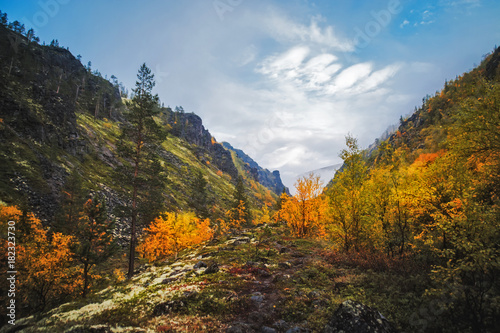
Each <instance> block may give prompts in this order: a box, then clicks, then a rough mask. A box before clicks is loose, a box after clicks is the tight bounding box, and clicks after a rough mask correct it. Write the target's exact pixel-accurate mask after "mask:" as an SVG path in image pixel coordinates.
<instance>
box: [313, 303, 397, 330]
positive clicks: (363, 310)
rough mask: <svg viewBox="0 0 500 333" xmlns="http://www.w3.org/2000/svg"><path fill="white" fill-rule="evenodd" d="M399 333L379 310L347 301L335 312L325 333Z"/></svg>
mask: <svg viewBox="0 0 500 333" xmlns="http://www.w3.org/2000/svg"><path fill="white" fill-rule="evenodd" d="M341 332H350V333H397V332H398V331H397V330H396V329H395V328H394V327H393V325H392V324H391V323H389V321H387V319H385V318H384V317H383V316H382V315H381V314H380V313H379V312H378V311H377V310H375V309H373V308H371V307H369V306H366V305H363V304H361V303H359V302H356V301H352V300H347V301H345V302H343V303H342V304H341V305H340V306H339V307H338V308H337V310H335V312H334V314H333V316H332V318H331V319H330V320H329V321H328V324H327V325H326V326H325V328H324V329H323V333H341Z"/></svg>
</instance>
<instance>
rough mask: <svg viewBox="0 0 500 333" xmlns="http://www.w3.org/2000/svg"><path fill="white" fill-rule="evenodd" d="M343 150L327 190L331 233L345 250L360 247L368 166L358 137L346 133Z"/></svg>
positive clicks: (362, 234) (362, 235)
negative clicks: (341, 162) (339, 165)
mask: <svg viewBox="0 0 500 333" xmlns="http://www.w3.org/2000/svg"><path fill="white" fill-rule="evenodd" d="M346 146H347V148H346V149H343V150H342V152H341V153H340V157H341V158H342V160H343V161H344V164H343V166H342V169H341V170H339V171H337V173H336V174H335V177H334V179H333V184H332V186H331V188H330V190H329V203H330V208H331V209H330V213H331V219H332V224H331V226H330V232H331V234H332V236H333V238H334V239H336V240H338V241H340V243H341V244H342V247H343V249H344V250H345V251H348V250H349V249H351V247H354V248H355V249H356V250H358V249H359V248H360V245H361V243H362V241H363V237H364V233H363V222H364V221H363V217H364V208H365V207H366V206H365V198H366V197H365V196H364V192H363V186H364V183H365V181H366V179H367V166H366V163H365V161H364V158H363V152H362V151H361V150H360V148H359V146H358V142H357V139H356V138H354V137H352V136H350V135H348V136H346Z"/></svg>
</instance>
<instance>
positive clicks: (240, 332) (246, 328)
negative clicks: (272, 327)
mask: <svg viewBox="0 0 500 333" xmlns="http://www.w3.org/2000/svg"><path fill="white" fill-rule="evenodd" d="M250 332H254V330H252V329H251V328H250V325H248V324H244V323H233V324H232V325H231V327H229V328H228V329H227V330H226V333H250Z"/></svg>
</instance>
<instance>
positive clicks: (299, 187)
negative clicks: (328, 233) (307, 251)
mask: <svg viewBox="0 0 500 333" xmlns="http://www.w3.org/2000/svg"><path fill="white" fill-rule="evenodd" d="M295 190H296V194H295V195H294V196H292V197H288V198H287V197H284V196H286V193H285V194H284V195H283V196H282V197H284V198H283V199H284V200H282V203H281V206H282V207H281V210H280V213H279V214H280V218H282V219H283V220H284V221H286V222H287V224H288V226H289V227H290V228H291V229H292V232H293V233H294V234H295V235H296V236H298V237H306V236H312V237H323V236H324V219H325V208H326V206H325V204H326V202H325V199H324V197H323V196H322V195H321V193H322V190H323V183H322V182H321V180H320V178H319V176H315V175H314V174H313V173H311V174H309V176H307V177H306V176H304V177H302V178H299V179H298V180H297V182H296V183H295Z"/></svg>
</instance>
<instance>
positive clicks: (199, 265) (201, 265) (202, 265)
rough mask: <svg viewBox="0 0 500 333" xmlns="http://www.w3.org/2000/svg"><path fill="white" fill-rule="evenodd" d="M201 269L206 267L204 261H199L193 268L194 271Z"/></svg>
mask: <svg viewBox="0 0 500 333" xmlns="http://www.w3.org/2000/svg"><path fill="white" fill-rule="evenodd" d="M203 267H208V265H207V264H206V263H205V262H204V261H199V262H197V263H196V264H195V265H194V266H193V268H194V269H198V268H203Z"/></svg>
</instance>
